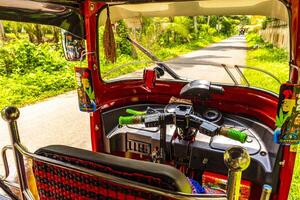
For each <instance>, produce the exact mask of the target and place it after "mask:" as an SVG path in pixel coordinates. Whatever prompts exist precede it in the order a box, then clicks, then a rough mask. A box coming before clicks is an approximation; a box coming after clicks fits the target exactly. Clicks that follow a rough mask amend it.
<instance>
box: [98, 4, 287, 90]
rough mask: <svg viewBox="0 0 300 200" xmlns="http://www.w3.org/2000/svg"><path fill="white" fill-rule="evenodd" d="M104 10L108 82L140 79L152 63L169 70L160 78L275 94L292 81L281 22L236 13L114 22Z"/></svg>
mask: <svg viewBox="0 0 300 200" xmlns="http://www.w3.org/2000/svg"><path fill="white" fill-rule="evenodd" d="M104 13H105V15H106V17H103V15H102V17H100V18H99V51H100V52H99V56H100V59H99V60H100V68H101V69H100V71H101V78H102V79H103V80H104V81H116V80H122V79H123V80H124V79H141V78H142V77H143V70H144V69H145V68H154V67H160V68H162V69H163V70H164V71H165V73H164V75H163V76H161V77H160V79H161V80H165V79H189V80H195V79H204V80H208V81H211V82H214V83H225V84H235V85H247V86H249V85H251V86H255V87H261V88H264V89H267V90H271V91H273V92H276V93H278V91H279V83H280V82H285V81H286V80H288V58H289V56H288V49H289V31H288V25H287V23H285V22H283V21H281V20H278V19H275V18H270V17H263V16H250V15H233V16H173V17H133V18H132V17H131V18H128V19H121V20H117V21H113V20H111V19H110V18H109V17H107V13H108V12H107V10H106V11H105V12H104ZM108 24H110V26H108ZM108 27H111V28H108ZM112 35H113V37H112ZM112 40H114V42H113V41H112ZM113 44H114V45H115V51H114V45H113ZM247 66H249V67H247ZM256 68H258V70H256ZM173 72H174V74H175V75H174V74H172V73H173ZM270 73H271V74H270ZM273 74H274V75H273Z"/></svg>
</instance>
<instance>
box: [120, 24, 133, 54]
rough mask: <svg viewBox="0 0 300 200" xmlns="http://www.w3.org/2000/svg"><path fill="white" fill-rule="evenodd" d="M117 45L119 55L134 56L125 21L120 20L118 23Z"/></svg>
mask: <svg viewBox="0 0 300 200" xmlns="http://www.w3.org/2000/svg"><path fill="white" fill-rule="evenodd" d="M116 33H117V34H116V36H117V37H116V43H117V50H118V51H119V52H118V53H119V54H125V55H131V54H132V45H131V43H130V42H129V41H128V40H127V39H126V37H127V36H128V35H129V32H128V29H127V28H126V26H125V22H124V20H120V21H119V22H118V25H117V28H116Z"/></svg>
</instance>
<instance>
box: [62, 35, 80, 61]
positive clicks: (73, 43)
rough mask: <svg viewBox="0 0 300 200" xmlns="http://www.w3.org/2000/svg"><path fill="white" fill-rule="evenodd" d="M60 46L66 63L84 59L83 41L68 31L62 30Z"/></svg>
mask: <svg viewBox="0 0 300 200" xmlns="http://www.w3.org/2000/svg"><path fill="white" fill-rule="evenodd" d="M61 35H62V45H63V49H64V53H65V57H66V59H67V60H68V61H78V60H83V59H84V53H85V40H84V39H83V38H80V37H78V36H76V35H74V34H72V33H70V32H68V31H65V30H62V32H61Z"/></svg>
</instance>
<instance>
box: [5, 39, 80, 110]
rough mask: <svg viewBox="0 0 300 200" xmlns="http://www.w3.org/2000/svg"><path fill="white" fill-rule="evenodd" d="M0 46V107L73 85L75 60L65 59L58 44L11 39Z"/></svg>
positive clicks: (51, 94)
mask: <svg viewBox="0 0 300 200" xmlns="http://www.w3.org/2000/svg"><path fill="white" fill-rule="evenodd" d="M0 45H1V46H0V47H1V48H0V55H1V57H0V93H1V96H0V109H1V108H2V107H4V106H7V105H15V106H23V105H26V104H29V103H34V102H36V101H38V100H41V99H44V98H46V97H50V96H54V95H58V94H61V93H63V92H66V91H69V90H72V89H74V88H75V80H74V79H75V78H74V71H73V66H74V64H78V63H68V62H67V61H65V59H64V57H63V55H62V50H61V48H60V46H58V44H49V43H43V44H40V45H36V44H33V43H31V42H29V41H28V40H13V41H9V42H7V43H1V44H0ZM68 65H70V66H68Z"/></svg>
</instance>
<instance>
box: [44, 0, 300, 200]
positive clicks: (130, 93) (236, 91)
mask: <svg viewBox="0 0 300 200" xmlns="http://www.w3.org/2000/svg"><path fill="white" fill-rule="evenodd" d="M49 2H51V1H49ZM54 2H55V1H54ZM142 2H144V3H145V2H147V1H142ZM149 2H150V1H149ZM151 2H153V1H151ZM157 2H163V1H161V0H158V1H157ZM133 3H139V2H138V1H134V2H133ZM282 3H283V4H284V5H285V6H286V7H287V9H288V12H289V15H290V30H291V31H290V32H291V35H290V36H291V37H290V38H291V62H290V66H291V67H290V72H291V73H290V82H291V83H298V82H299V80H298V71H299V67H300V34H299V32H300V30H299V27H300V15H299V12H300V2H299V1H298V0H289V1H284V0H282ZM106 6H107V3H105V2H100V1H92V0H86V1H83V2H82V3H81V14H82V15H83V17H84V30H85V38H86V42H87V52H93V53H88V54H87V58H88V68H89V69H90V70H91V71H92V79H93V85H94V91H95V96H96V104H97V105H98V108H97V110H96V111H95V112H93V113H91V114H90V128H91V142H92V149H93V151H95V152H105V144H104V137H105V135H104V132H103V125H102V118H101V113H102V112H103V111H106V110H109V109H112V108H116V107H120V106H124V105H131V104H136V103H142V102H152V103H160V104H166V103H168V101H169V98H170V96H175V97H178V96H179V91H180V89H181V88H182V87H183V86H184V85H185V84H186V82H183V81H176V82H175V81H169V82H166V81H160V80H157V81H156V84H155V87H154V88H152V89H151V92H149V91H148V90H145V88H144V84H145V80H143V79H141V80H126V81H119V82H113V83H109V84H108V83H105V82H104V81H103V80H102V79H101V76H100V65H101V63H100V62H99V60H98V55H97V54H98V38H97V37H98V36H97V32H98V31H97V29H98V15H99V13H100V12H101V10H102V9H104V8H106ZM224 89H225V91H226V93H225V94H224V95H222V96H221V95H217V94H216V95H212V98H211V99H213V100H207V101H206V102H205V104H206V105H209V106H211V107H214V108H217V109H219V110H220V111H223V112H230V113H233V114H245V115H251V116H253V117H255V118H257V119H259V120H261V121H262V122H264V123H265V124H267V125H268V126H269V127H273V128H275V126H274V124H275V123H274V122H275V116H276V108H277V102H278V98H277V96H276V95H274V94H271V93H267V92H265V91H261V90H257V89H253V88H247V87H239V86H224ZM108 94H109V95H108ZM295 156H296V153H295V152H292V151H291V150H290V147H288V146H285V147H284V148H283V152H282V159H281V161H282V162H281V164H282V165H281V169H280V174H279V176H280V185H279V191H278V193H277V196H275V197H273V198H274V199H280V200H281V199H287V197H288V193H289V189H290V184H291V180H292V175H293V169H294V164H295Z"/></svg>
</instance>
